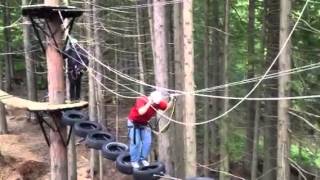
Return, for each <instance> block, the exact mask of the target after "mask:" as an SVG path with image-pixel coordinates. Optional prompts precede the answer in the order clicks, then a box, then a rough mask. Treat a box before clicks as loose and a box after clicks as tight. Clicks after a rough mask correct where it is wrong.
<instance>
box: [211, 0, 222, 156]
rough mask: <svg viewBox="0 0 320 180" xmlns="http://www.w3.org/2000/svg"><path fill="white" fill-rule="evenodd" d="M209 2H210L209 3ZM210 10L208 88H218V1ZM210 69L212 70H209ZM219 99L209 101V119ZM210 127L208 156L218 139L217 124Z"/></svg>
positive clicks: (216, 145)
mask: <svg viewBox="0 0 320 180" xmlns="http://www.w3.org/2000/svg"><path fill="white" fill-rule="evenodd" d="M210 2H211V1H210ZM209 8H212V9H210V11H209V12H212V15H211V16H209V17H212V20H211V18H210V21H209V23H210V26H213V28H212V31H210V33H211V38H210V39H212V49H211V51H210V52H211V55H210V61H209V63H208V66H209V69H210V71H208V73H209V75H208V76H209V84H208V86H210V87H213V86H218V85H219V84H221V80H220V79H221V78H220V71H221V66H220V58H221V54H222V53H221V47H220V45H221V42H220V41H221V39H222V38H221V32H218V31H217V29H219V28H221V27H220V26H221V25H220V24H219V19H220V18H221V17H220V10H219V9H220V3H219V0H212V2H211V3H210V4H209ZM211 69H212V70H211ZM213 95H219V92H217V91H214V92H213ZM218 104H219V99H216V98H211V99H210V100H209V110H208V113H209V117H217V116H218V113H219V111H220V106H219V105H218ZM209 126H210V142H211V144H210V154H212V155H214V154H215V153H216V152H217V149H218V137H219V135H218V134H219V133H218V132H219V130H218V129H219V128H218V126H219V124H218V123H216V122H212V123H210V124H209Z"/></svg>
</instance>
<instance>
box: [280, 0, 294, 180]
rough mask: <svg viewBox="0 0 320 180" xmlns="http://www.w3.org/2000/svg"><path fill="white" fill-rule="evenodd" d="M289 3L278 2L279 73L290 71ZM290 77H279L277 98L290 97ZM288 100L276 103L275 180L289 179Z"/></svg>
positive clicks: (286, 0)
mask: <svg viewBox="0 0 320 180" xmlns="http://www.w3.org/2000/svg"><path fill="white" fill-rule="evenodd" d="M290 10H291V1H290V0H281V1H280V42H279V47H283V46H285V48H284V50H283V51H282V53H281V54H280V57H279V71H280V72H281V71H287V70H289V69H291V50H290V49H291V46H290V43H288V44H285V43H286V39H287V38H288V37H289V28H290ZM289 83H290V75H285V76H280V77H279V97H280V98H281V97H288V96H290V85H289ZM289 107H290V101H289V100H279V101H278V153H277V156H278V157H277V180H283V179H285V180H287V179H290V166H289V160H288V158H289V150H290V145H289V135H288V129H289V122H290V121H289V114H288V112H289Z"/></svg>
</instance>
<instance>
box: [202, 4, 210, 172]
mask: <svg viewBox="0 0 320 180" xmlns="http://www.w3.org/2000/svg"><path fill="white" fill-rule="evenodd" d="M204 3H205V5H204V24H205V27H204V28H205V30H204V34H203V81H204V82H203V84H204V86H203V88H208V83H209V78H208V61H209V29H208V25H209V24H208V23H209V20H208V16H209V12H208V7H209V0H205V2H204ZM208 113H209V100H208V98H203V119H204V120H205V121H206V120H208V119H209V114H208ZM203 128H204V130H203V164H204V165H207V164H209V145H210V141H209V129H208V126H207V125H204V127H203ZM203 173H204V175H205V176H208V175H209V171H208V169H207V168H203Z"/></svg>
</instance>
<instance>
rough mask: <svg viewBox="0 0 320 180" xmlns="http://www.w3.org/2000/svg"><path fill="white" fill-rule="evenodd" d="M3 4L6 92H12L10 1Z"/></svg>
mask: <svg viewBox="0 0 320 180" xmlns="http://www.w3.org/2000/svg"><path fill="white" fill-rule="evenodd" d="M2 4H3V8H2V9H3V25H4V27H6V28H4V30H3V36H4V41H5V43H4V51H5V52H6V54H5V56H4V61H5V80H6V86H5V89H6V91H10V90H11V88H12V87H11V81H12V77H11V66H12V63H11V60H12V56H11V54H10V52H11V37H10V36H11V32H10V28H8V26H9V25H10V11H9V1H8V0H2Z"/></svg>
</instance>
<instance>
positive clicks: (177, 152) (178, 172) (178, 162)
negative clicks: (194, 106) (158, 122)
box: [172, 3, 185, 178]
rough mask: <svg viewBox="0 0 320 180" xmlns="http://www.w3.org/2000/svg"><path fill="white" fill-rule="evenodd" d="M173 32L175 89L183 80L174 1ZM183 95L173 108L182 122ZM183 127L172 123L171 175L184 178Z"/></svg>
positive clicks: (178, 14) (179, 21) (178, 18)
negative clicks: (173, 144) (172, 171)
mask: <svg viewBox="0 0 320 180" xmlns="http://www.w3.org/2000/svg"><path fill="white" fill-rule="evenodd" d="M173 33H174V62H175V63H174V72H175V89H177V90H183V89H184V82H183V69H184V68H183V58H182V57H183V48H182V45H183V43H182V40H183V39H182V33H183V31H182V4H181V3H175V4H174V7H173ZM183 104H184V97H179V98H178V99H177V101H176V109H175V119H176V120H178V121H180V122H183V114H184V107H183ZM184 130H185V129H184V127H183V126H181V125H177V124H173V132H174V135H173V136H174V138H173V141H174V142H175V146H173V154H172V158H174V160H173V169H174V174H173V176H175V177H179V178H184V174H185V170H184V164H185V161H184V155H183V153H181V152H183V151H184V142H183V141H181V139H183V138H184V137H183V134H184V133H183V132H184Z"/></svg>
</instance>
